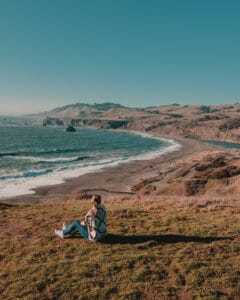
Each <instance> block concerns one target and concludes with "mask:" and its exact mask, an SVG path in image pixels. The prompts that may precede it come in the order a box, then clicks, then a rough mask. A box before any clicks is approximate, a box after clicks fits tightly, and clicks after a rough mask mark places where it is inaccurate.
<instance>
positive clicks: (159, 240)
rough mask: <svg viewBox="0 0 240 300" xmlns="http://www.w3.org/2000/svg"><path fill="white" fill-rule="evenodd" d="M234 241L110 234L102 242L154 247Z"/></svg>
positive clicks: (174, 236)
mask: <svg viewBox="0 0 240 300" xmlns="http://www.w3.org/2000/svg"><path fill="white" fill-rule="evenodd" d="M222 240H233V238H232V237H211V236H209V237H200V236H186V235H175V234H166V235H129V236H122V235H117V234H108V235H107V236H106V237H105V238H104V239H102V240H101V241H100V242H101V243H104V244H140V243H146V242H152V245H153V246H154V245H158V244H175V243H191V242H195V243H207V244H208V243H212V242H214V241H222Z"/></svg>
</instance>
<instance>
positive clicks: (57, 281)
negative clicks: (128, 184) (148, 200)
mask: <svg viewBox="0 0 240 300" xmlns="http://www.w3.org/2000/svg"><path fill="white" fill-rule="evenodd" d="M89 206H90V202H89V201H82V202H68V203H64V204H56V205H53V204H52V205H41V206H40V205H35V206H31V205H22V206H10V207H4V208H0V240H1V243H0V293H1V297H2V299H146V298H149V299H153V298H156V299H159V298H160V299H164V297H165V299H178V298H179V299H217V298H222V299H238V296H239V294H240V272H239V269H240V262H239V253H240V244H239V241H240V235H239V221H240V218H239V215H240V212H239V211H237V210H236V211H234V212H229V211H228V210H224V209H218V210H216V211H209V210H206V209H204V208H203V209H198V210H193V209H189V208H176V207H173V206H170V205H169V206H163V205H162V204H158V203H157V202H154V203H152V205H151V204H149V205H147V206H146V204H145V203H143V202H142V203H141V202H140V201H137V202H134V201H131V200H125V201H123V202H122V204H121V205H120V203H119V202H116V203H114V202H113V201H108V202H106V206H107V209H108V231H109V236H108V237H107V238H106V240H104V241H103V242H101V243H90V242H86V241H85V240H83V239H81V238H69V239H65V240H60V239H59V238H58V237H57V236H55V235H54V233H53V230H54V228H55V227H58V228H59V227H61V225H62V222H63V221H68V222H70V221H72V220H75V219H81V218H83V216H84V214H85V212H86V211H87V210H88V208H89Z"/></svg>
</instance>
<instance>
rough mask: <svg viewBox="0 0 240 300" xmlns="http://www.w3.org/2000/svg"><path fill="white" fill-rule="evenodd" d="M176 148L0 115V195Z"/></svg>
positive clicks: (145, 139)
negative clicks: (47, 125)
mask: <svg viewBox="0 0 240 300" xmlns="http://www.w3.org/2000/svg"><path fill="white" fill-rule="evenodd" d="M180 147H181V146H180V145H179V144H178V143H177V142H175V141H173V140H165V139H157V138H154V137H151V136H147V135H141V134H136V133H132V132H126V131H111V130H96V129H86V128H85V129H77V131H76V132H74V133H70V132H66V131H65V129H64V127H42V126H41V125H40V121H39V120H35V119H31V118H8V117H0V199H4V198H7V197H12V196H16V195H23V194H31V193H34V192H33V191H32V190H31V189H33V188H35V187H38V186H44V185H51V184H58V183H62V182H64V180H65V179H67V178H73V177H77V176H80V175H82V174H85V173H89V172H96V171H100V170H101V169H102V168H104V167H106V166H115V165H118V164H119V163H122V162H128V161H134V160H139V159H150V158H153V157H156V156H159V155H161V154H164V153H167V152H171V151H176V150H178V149H179V148H180Z"/></svg>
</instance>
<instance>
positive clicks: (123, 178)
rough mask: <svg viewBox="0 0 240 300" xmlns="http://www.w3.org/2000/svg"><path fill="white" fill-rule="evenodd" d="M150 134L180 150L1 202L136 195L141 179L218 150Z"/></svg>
mask: <svg viewBox="0 0 240 300" xmlns="http://www.w3.org/2000/svg"><path fill="white" fill-rule="evenodd" d="M132 133H134V134H145V133H142V132H138V131H132ZM148 136H152V137H153V138H159V139H169V140H170V139H171V140H174V141H176V142H177V143H179V144H180V145H181V148H180V149H179V150H175V151H173V152H168V153H164V154H162V155H160V156H157V157H154V158H152V159H144V160H134V161H130V162H121V163H120V164H119V165H117V166H106V167H103V168H102V169H101V170H96V171H95V172H92V173H86V174H83V175H80V176H78V177H74V178H69V179H66V180H65V182H64V183H59V184H54V185H47V186H40V187H36V188H34V189H32V190H33V191H34V194H26V195H19V196H14V197H10V198H5V199H2V200H0V202H2V203H3V202H4V203H11V204H14V203H15V204H20V203H21V204H43V203H54V202H59V201H60V202H61V201H64V200H66V199H67V196H68V195H69V194H70V193H72V192H74V191H76V190H84V191H92V192H95V193H100V194H102V195H103V196H104V197H105V198H108V197H109V196H110V197H111V198H114V197H119V196H121V197H123V196H124V195H125V196H132V195H134V194H135V193H133V192H131V187H132V186H133V185H134V184H136V183H138V182H139V181H140V180H141V179H143V178H147V177H151V176H154V175H156V174H158V173H159V172H160V171H163V170H164V168H166V167H167V166H169V164H172V163H173V162H174V160H177V159H181V158H185V157H186V156H188V155H191V154H193V153H197V152H200V151H204V150H212V149H216V147H215V146H212V145H207V144H205V143H202V142H200V141H198V140H192V139H184V138H174V139H173V138H171V137H166V136H160V135H159V134H157V133H152V132H151V133H150V134H148Z"/></svg>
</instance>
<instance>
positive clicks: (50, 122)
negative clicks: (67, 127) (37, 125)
mask: <svg viewBox="0 0 240 300" xmlns="http://www.w3.org/2000/svg"><path fill="white" fill-rule="evenodd" d="M47 125H57V126H63V125H64V121H63V120H60V119H59V118H51V117H46V118H45V119H44V120H43V121H42V126H47Z"/></svg>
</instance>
